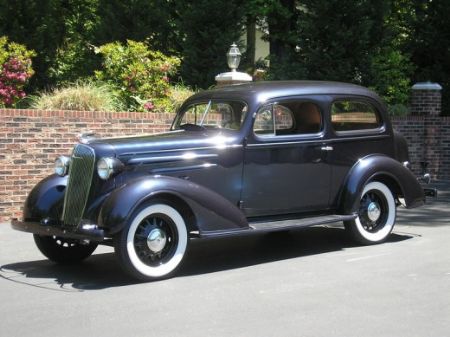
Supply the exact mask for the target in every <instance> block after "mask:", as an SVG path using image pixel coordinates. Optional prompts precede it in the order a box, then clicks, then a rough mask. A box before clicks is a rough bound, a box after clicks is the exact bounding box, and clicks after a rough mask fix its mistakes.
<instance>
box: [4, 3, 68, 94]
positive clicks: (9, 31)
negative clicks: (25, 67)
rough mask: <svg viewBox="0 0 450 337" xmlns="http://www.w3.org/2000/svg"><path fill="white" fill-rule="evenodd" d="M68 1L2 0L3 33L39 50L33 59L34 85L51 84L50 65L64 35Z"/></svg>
mask: <svg viewBox="0 0 450 337" xmlns="http://www.w3.org/2000/svg"><path fill="white" fill-rule="evenodd" d="M65 5H67V1H60V0H0V13H1V14H0V36H2V35H5V36H8V38H9V39H10V40H12V41H15V42H18V43H21V44H23V45H25V46H26V47H27V48H28V49H33V50H35V51H36V53H37V55H36V57H35V58H34V59H33V68H34V70H35V72H36V73H35V76H33V77H32V79H31V85H32V87H34V88H36V87H37V86H44V85H46V84H49V83H50V82H51V81H50V78H49V72H48V70H49V68H50V67H51V66H52V65H53V64H54V61H55V58H54V57H55V54H56V50H57V49H58V46H60V45H61V43H62V41H63V38H64V34H65V26H64V15H61V14H62V13H64V9H65V7H64V6H65Z"/></svg>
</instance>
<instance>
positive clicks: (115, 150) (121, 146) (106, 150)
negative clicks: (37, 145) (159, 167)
mask: <svg viewBox="0 0 450 337" xmlns="http://www.w3.org/2000/svg"><path fill="white" fill-rule="evenodd" d="M238 143H239V140H238V134H237V133H236V132H227V131H222V130H208V131H206V130H205V131H185V130H177V131H170V132H165V133H159V134H151V135H142V136H133V137H118V138H103V139H92V140H90V141H88V145H89V146H90V147H92V148H94V150H95V151H96V153H97V155H98V156H115V157H117V158H119V159H121V160H122V161H124V162H127V161H128V160H129V159H130V158H136V157H140V156H148V155H156V154H158V153H165V154H171V153H177V152H179V151H182V152H185V151H187V150H192V151H195V150H201V149H208V148H211V149H214V148H217V149H223V148H226V147H229V146H235V145H237V144H238Z"/></svg>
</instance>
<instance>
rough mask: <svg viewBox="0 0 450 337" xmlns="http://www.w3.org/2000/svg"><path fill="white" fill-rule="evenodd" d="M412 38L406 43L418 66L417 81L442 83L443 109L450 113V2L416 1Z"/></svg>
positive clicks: (413, 13) (442, 0)
mask: <svg viewBox="0 0 450 337" xmlns="http://www.w3.org/2000/svg"><path fill="white" fill-rule="evenodd" d="M413 3H414V7H413V11H412V19H411V21H412V22H411V24H410V27H411V38H410V39H409V40H408V41H407V43H406V48H407V50H408V51H409V52H410V53H411V54H412V61H413V63H414V64H415V65H416V71H415V73H414V76H413V80H414V81H415V82H424V81H431V82H437V83H439V84H440V85H442V87H443V90H442V109H443V114H444V115H450V24H449V22H448V20H449V18H448V17H449V13H450V1H444V0H436V1H419V0H416V1H413Z"/></svg>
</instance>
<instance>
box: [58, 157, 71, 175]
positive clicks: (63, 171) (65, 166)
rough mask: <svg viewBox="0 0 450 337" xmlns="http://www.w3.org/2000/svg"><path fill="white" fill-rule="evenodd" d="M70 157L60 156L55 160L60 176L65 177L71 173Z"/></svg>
mask: <svg viewBox="0 0 450 337" xmlns="http://www.w3.org/2000/svg"><path fill="white" fill-rule="evenodd" d="M69 164H70V158H69V157H66V156H61V157H58V158H57V159H56V160H55V173H56V174H57V175H59V176H60V177H64V176H65V175H67V173H69Z"/></svg>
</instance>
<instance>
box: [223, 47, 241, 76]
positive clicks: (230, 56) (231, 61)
mask: <svg viewBox="0 0 450 337" xmlns="http://www.w3.org/2000/svg"><path fill="white" fill-rule="evenodd" d="M241 55H242V54H241V52H240V51H239V48H238V47H237V45H236V43H233V44H232V45H231V47H230V50H228V53H227V61H228V67H230V69H231V71H233V72H234V71H236V69H237V68H238V67H239V63H240V62H241Z"/></svg>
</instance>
